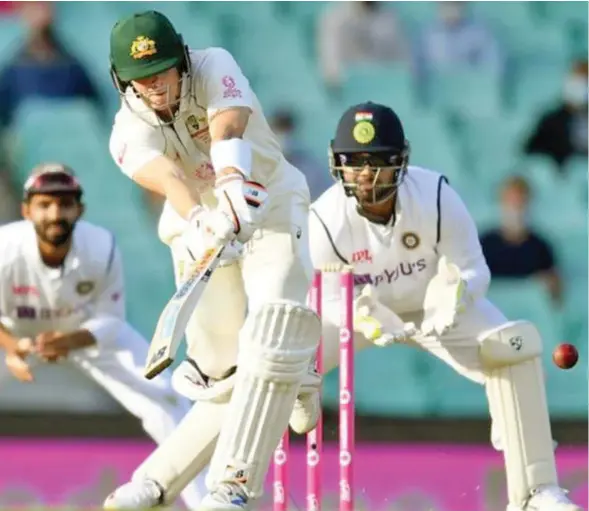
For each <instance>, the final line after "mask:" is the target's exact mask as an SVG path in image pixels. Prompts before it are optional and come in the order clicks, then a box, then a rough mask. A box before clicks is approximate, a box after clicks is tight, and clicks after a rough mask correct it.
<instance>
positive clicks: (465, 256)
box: [438, 183, 491, 301]
mask: <svg viewBox="0 0 589 511" xmlns="http://www.w3.org/2000/svg"><path fill="white" fill-rule="evenodd" d="M440 194H441V195H440V208H439V212H438V213H439V215H440V216H439V220H440V241H439V243H438V253H439V255H440V256H442V255H445V256H446V257H447V259H448V261H449V262H451V263H454V264H456V265H457V266H458V267H459V268H460V271H461V274H462V278H463V279H464V280H465V281H466V283H467V289H468V291H467V292H468V297H469V298H470V299H471V300H472V301H475V300H477V299H479V298H481V297H483V296H485V294H486V293H487V289H488V288H489V282H490V280H491V275H490V272H489V267H488V266H487V262H486V261H485V257H484V255H483V250H482V248H481V244H480V242H479V237H478V233H477V228H476V226H475V223H474V220H473V219H472V217H471V216H470V214H469V212H468V210H467V209H466V206H465V205H464V203H463V202H462V199H461V198H460V197H459V196H458V194H457V193H456V192H455V191H454V190H453V189H452V188H451V187H450V186H448V185H447V184H445V183H443V184H442V186H441V189H440Z"/></svg>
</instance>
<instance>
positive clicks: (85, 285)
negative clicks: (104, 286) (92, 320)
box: [76, 280, 94, 296]
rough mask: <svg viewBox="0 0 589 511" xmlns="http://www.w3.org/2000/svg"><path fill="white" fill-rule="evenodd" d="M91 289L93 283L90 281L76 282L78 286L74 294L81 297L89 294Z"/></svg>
mask: <svg viewBox="0 0 589 511" xmlns="http://www.w3.org/2000/svg"><path fill="white" fill-rule="evenodd" d="M93 289H94V282H92V281H90V280H83V281H81V282H78V285H77V286H76V292H77V293H78V294H79V295H82V296H83V295H87V294H88V293H91V292H92V290H93Z"/></svg>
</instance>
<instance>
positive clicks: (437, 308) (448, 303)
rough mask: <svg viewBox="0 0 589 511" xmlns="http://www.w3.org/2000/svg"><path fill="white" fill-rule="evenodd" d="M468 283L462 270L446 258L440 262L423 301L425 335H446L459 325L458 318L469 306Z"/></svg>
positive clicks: (442, 258)
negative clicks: (461, 272) (463, 277)
mask: <svg viewBox="0 0 589 511" xmlns="http://www.w3.org/2000/svg"><path fill="white" fill-rule="evenodd" d="M466 300H467V293H466V282H465V281H464V280H463V279H462V277H461V274H460V268H458V266H456V265H455V264H452V263H449V262H448V260H447V259H446V257H445V256H442V257H441V258H440V260H439V262H438V273H437V274H436V275H435V276H434V278H432V280H431V281H430V283H429V284H428V286H427V289H426V291H425V299H424V300H423V322H422V323H421V332H422V333H423V334H424V335H431V334H437V335H444V334H445V333H446V332H448V331H449V330H450V329H452V328H454V327H455V326H456V325H457V316H458V315H459V314H460V313H462V312H464V310H465V309H466V305H467V302H466Z"/></svg>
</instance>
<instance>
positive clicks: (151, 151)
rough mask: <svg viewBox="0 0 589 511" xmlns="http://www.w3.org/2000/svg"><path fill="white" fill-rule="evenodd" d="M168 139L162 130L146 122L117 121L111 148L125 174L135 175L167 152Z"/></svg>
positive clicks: (111, 152)
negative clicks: (119, 122) (166, 139)
mask: <svg viewBox="0 0 589 511" xmlns="http://www.w3.org/2000/svg"><path fill="white" fill-rule="evenodd" d="M165 147H166V141H165V139H164V136H163V134H162V133H161V131H160V130H159V129H157V128H155V127H152V126H148V125H147V124H144V123H138V124H137V125H135V124H133V125H131V124H130V123H121V124H117V123H115V126H114V128H113V131H112V134H111V137H110V143H109V150H110V154H111V156H112V158H113V160H114V161H115V163H116V164H117V165H118V167H119V168H120V169H121V170H122V171H123V173H124V174H125V175H127V176H128V177H130V178H131V179H133V175H134V174H135V172H137V171H138V170H139V169H141V168H142V167H143V166H145V165H146V164H148V163H149V162H150V161H152V160H154V159H155V158H157V157H158V156H162V155H164V154H165Z"/></svg>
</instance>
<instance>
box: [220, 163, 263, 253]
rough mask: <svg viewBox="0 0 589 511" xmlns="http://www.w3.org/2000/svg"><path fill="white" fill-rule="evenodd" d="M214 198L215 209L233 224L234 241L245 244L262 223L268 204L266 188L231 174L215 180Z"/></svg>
mask: <svg viewBox="0 0 589 511" xmlns="http://www.w3.org/2000/svg"><path fill="white" fill-rule="evenodd" d="M215 196H216V197H217V200H218V201H219V205H218V207H217V209H218V210H219V211H220V212H223V213H224V214H225V215H226V216H227V218H229V219H230V220H231V221H232V223H233V233H234V234H235V237H236V239H237V240H238V241H239V242H240V243H246V242H247V241H248V240H249V239H250V238H251V237H252V234H253V233H254V231H255V230H256V229H257V228H258V227H259V226H260V223H261V221H262V217H263V214H264V211H265V209H266V207H267V203H268V192H267V191H266V188H265V187H264V186H262V185H261V184H259V183H255V182H253V181H244V180H243V179H242V178H241V177H240V176H239V177H238V176H236V175H234V174H232V175H230V176H227V177H223V178H220V179H218V180H217V183H216V187H215Z"/></svg>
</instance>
